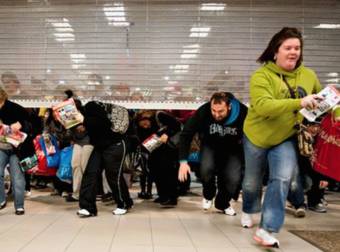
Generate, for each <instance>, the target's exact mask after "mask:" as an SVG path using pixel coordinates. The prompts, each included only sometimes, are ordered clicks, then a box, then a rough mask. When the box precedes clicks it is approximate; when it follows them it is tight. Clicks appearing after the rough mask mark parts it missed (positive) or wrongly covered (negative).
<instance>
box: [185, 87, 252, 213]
mask: <svg viewBox="0 0 340 252" xmlns="http://www.w3.org/2000/svg"><path fill="white" fill-rule="evenodd" d="M246 114H247V107H246V106H245V105H244V104H242V103H241V102H240V101H238V100H237V99H236V98H235V97H234V96H233V95H232V94H231V93H227V92H218V93H215V94H213V96H212V97H211V99H210V102H207V103H205V104H203V105H202V106H201V107H200V108H199V109H198V110H197V111H196V112H195V114H194V115H193V117H191V118H190V119H189V120H188V121H187V122H186V123H185V125H184V129H183V131H182V133H181V136H180V147H179V159H180V169H179V174H178V179H179V180H180V181H185V180H186V179H187V176H188V174H189V173H190V166H189V165H188V162H187V157H188V154H189V147H190V143H191V141H192V138H193V136H194V135H195V133H198V134H199V137H200V140H201V146H200V147H201V166H200V175H201V181H202V183H203V197H204V199H203V201H202V206H203V209H204V210H208V209H209V208H210V207H211V206H212V200H213V198H214V197H215V195H216V198H215V207H216V208H217V209H219V210H221V211H223V212H224V213H225V214H227V215H231V216H233V215H236V212H235V211H234V209H233V208H232V207H231V205H230V203H229V201H230V200H231V199H232V198H233V197H235V195H236V193H237V192H238V190H239V188H240V183H241V174H242V165H243V150H242V141H241V139H242V136H243V130H242V129H243V122H244V119H245V117H246ZM216 176H217V194H216V182H215V181H216V179H215V177H216Z"/></svg>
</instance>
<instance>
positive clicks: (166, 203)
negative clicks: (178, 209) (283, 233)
mask: <svg viewBox="0 0 340 252" xmlns="http://www.w3.org/2000/svg"><path fill="white" fill-rule="evenodd" d="M160 204H161V205H162V206H163V207H175V206H177V199H168V200H164V201H161V202H160Z"/></svg>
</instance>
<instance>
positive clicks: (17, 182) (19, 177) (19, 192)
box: [0, 150, 25, 209]
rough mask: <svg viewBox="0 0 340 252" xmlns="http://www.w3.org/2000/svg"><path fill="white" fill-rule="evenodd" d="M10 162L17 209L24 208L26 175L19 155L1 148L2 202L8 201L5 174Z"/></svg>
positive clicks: (0, 200)
mask: <svg viewBox="0 0 340 252" xmlns="http://www.w3.org/2000/svg"><path fill="white" fill-rule="evenodd" d="M7 164H9V173H10V177H11V185H12V191H13V195H14V207H15V209H18V208H24V197H25V194H24V193H25V176H24V173H23V172H22V171H21V170H20V167H19V159H18V156H17V155H16V154H15V153H14V152H13V151H12V150H0V203H2V202H4V201H6V194H5V184H4V175H5V168H6V166H7Z"/></svg>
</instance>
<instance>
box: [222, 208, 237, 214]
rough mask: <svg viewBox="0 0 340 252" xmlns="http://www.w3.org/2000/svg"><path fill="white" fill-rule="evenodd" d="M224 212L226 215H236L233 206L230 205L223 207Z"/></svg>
mask: <svg viewBox="0 0 340 252" xmlns="http://www.w3.org/2000/svg"><path fill="white" fill-rule="evenodd" d="M224 213H225V214H226V215H230V216H235V215H236V212H235V210H234V208H232V207H231V206H230V207H228V208H226V209H224Z"/></svg>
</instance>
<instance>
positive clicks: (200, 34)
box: [190, 32, 208, 38]
mask: <svg viewBox="0 0 340 252" xmlns="http://www.w3.org/2000/svg"><path fill="white" fill-rule="evenodd" d="M190 37H191V38H205V37H208V33H207V32H200V33H198V32H193V33H190Z"/></svg>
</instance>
